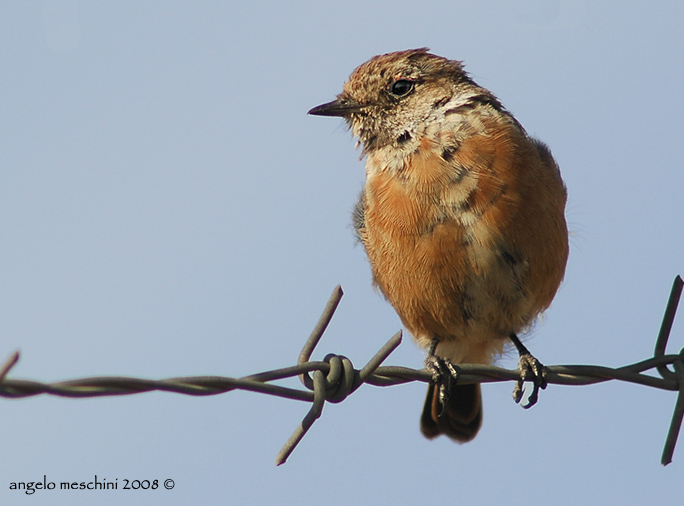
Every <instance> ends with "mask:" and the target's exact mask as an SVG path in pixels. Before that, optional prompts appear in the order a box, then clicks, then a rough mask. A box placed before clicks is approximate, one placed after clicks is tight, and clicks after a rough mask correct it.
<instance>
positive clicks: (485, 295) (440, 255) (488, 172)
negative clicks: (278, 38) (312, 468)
mask: <svg viewBox="0 0 684 506" xmlns="http://www.w3.org/2000/svg"><path fill="white" fill-rule="evenodd" d="M309 114H313V115H318V116H340V117H342V118H344V119H345V120H346V122H347V124H348V125H349V126H350V128H351V131H352V133H353V135H354V136H356V137H358V139H359V143H360V144H361V145H362V146H363V151H362V156H365V157H366V182H365V185H364V187H363V191H362V193H361V196H360V199H359V202H358V204H357V205H356V208H355V210H354V213H353V222H354V228H355V230H356V233H357V234H358V237H359V239H360V241H361V242H362V243H363V246H364V247H365V250H366V253H367V255H368V259H369V261H370V266H371V270H372V273H373V281H374V283H375V285H376V286H377V287H378V288H379V289H380V291H381V292H382V293H383V294H384V295H385V297H386V298H387V300H388V301H389V302H390V303H391V304H392V306H393V307H394V309H395V310H396V311H397V313H398V314H399V317H400V318H401V320H402V322H403V324H404V325H405V327H406V328H407V329H408V331H409V332H410V333H411V334H412V335H413V337H414V338H415V340H416V341H417V343H418V345H419V346H421V347H423V348H426V349H427V350H428V355H427V359H426V367H427V368H428V370H429V371H431V372H432V373H433V378H432V381H431V382H430V385H429V387H428V394H427V398H426V401H425V408H424V410H423V415H422V417H421V430H422V432H423V434H424V435H425V436H426V437H427V438H430V439H432V438H434V437H436V436H439V435H440V434H445V435H447V436H448V437H450V438H451V439H453V440H454V441H457V442H466V441H470V440H471V439H472V438H473V437H475V435H476V434H477V432H478V430H479V429H480V426H481V423H482V399H481V391H480V385H479V384H458V382H457V379H458V368H457V367H455V366H454V364H462V363H476V364H490V363H492V361H493V360H494V358H495V357H496V356H497V355H498V354H501V353H502V351H503V346H504V344H505V342H506V340H507V339H510V340H511V341H512V342H513V344H514V345H515V346H516V348H517V349H518V352H519V353H520V364H519V369H520V372H521V380H520V381H519V382H518V385H517V386H516V388H515V390H514V398H515V400H516V402H519V401H520V399H521V397H522V382H523V381H524V380H528V379H530V380H532V381H533V383H534V390H533V392H532V394H531V395H530V398H529V405H531V404H533V403H534V402H536V399H537V393H538V389H539V388H540V387H541V388H544V387H545V386H546V381H545V378H544V374H543V366H542V365H541V363H540V362H539V361H538V360H537V359H536V358H534V357H533V356H532V355H531V354H530V353H529V351H528V350H527V349H526V348H525V347H524V346H523V345H522V343H521V342H520V340H519V339H518V337H517V334H518V333H520V332H522V331H525V330H526V329H528V328H529V326H530V325H531V324H532V323H533V321H534V320H535V318H536V317H537V316H538V315H539V314H540V312H542V311H544V310H545V309H546V308H547V307H548V306H549V305H550V304H551V301H552V299H553V297H554V295H555V294H556V290H557V289H558V286H559V285H560V283H561V281H562V279H563V275H564V272H565V265H566V262H567V258H568V232H567V226H566V222H565V216H564V210H565V202H566V190H565V186H564V184H563V181H562V179H561V175H560V171H559V168H558V166H557V165H556V163H555V161H554V159H553V157H552V156H551V152H550V151H549V149H548V147H547V146H546V145H545V144H543V143H542V142H540V141H539V140H537V139H535V138H533V137H530V136H529V135H528V134H527V133H526V132H525V130H524V128H523V127H522V126H521V125H520V123H518V121H517V120H516V119H515V118H514V117H513V115H512V114H511V113H510V112H509V111H507V110H506V109H505V108H504V107H503V105H501V102H499V100H498V99H497V98H496V97H495V96H494V95H493V94H492V93H491V92H490V91H488V90H486V89H485V88H482V87H481V86H478V85H477V84H476V83H475V82H474V81H473V80H472V78H471V77H470V76H469V75H468V74H467V73H466V72H465V71H464V70H463V65H462V63H461V62H459V61H454V60H448V59H446V58H442V57H440V56H436V55H434V54H431V53H429V52H428V49H426V48H422V49H414V50H408V51H399V52H395V53H389V54H383V55H379V56H375V57H373V58H372V59H370V60H369V61H367V62H366V63H364V64H362V65H361V66H359V67H358V68H357V69H356V70H354V72H353V73H352V74H351V76H350V78H349V80H348V81H347V82H346V83H345V85H344V88H343V91H342V93H340V94H339V95H338V96H337V99H336V100H334V101H332V102H329V103H326V104H323V105H320V106H318V107H314V108H313V109H311V110H310V111H309Z"/></svg>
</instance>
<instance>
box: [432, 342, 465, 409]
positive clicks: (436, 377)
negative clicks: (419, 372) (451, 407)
mask: <svg viewBox="0 0 684 506" xmlns="http://www.w3.org/2000/svg"><path fill="white" fill-rule="evenodd" d="M425 368H426V369H427V370H428V371H429V372H430V373H432V381H433V383H435V384H436V385H439V404H440V406H441V408H442V409H441V411H440V413H439V416H442V414H443V413H444V410H445V408H446V404H447V401H448V400H449V396H450V395H451V387H452V386H453V385H455V384H456V382H457V381H458V377H459V376H460V373H459V372H458V369H456V367H455V366H454V364H453V363H452V362H451V360H449V359H448V358H442V357H438V356H437V355H435V354H434V350H433V349H431V352H429V353H428V356H427V357H426V358H425Z"/></svg>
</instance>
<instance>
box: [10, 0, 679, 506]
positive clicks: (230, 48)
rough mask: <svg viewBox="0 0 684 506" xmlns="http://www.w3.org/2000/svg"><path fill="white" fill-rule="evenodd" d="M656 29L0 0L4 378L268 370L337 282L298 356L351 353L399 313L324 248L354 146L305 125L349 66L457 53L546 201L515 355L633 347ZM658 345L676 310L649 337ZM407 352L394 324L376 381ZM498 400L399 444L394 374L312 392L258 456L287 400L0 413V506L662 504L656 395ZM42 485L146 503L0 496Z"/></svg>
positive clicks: (655, 88) (435, 13)
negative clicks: (460, 439) (312, 407)
mask: <svg viewBox="0 0 684 506" xmlns="http://www.w3.org/2000/svg"><path fill="white" fill-rule="evenodd" d="M682 26H684V3H682V2H680V1H674V0H673V1H669V2H666V1H654V2H643V1H641V2H636V1H624V2H619V3H618V2H606V1H593V0H592V1H589V0H559V1H553V0H525V1H522V0H518V1H484V2H465V1H458V0H449V1H442V2H432V1H429V0H425V1H422V2H415V1H412V2H408V1H404V0H392V1H379V2H370V1H368V0H366V1H347V2H319V1H311V2H301V1H293V2H287V3H286V2H261V1H254V0H253V1H250V2H151V1H148V2H140V1H116V2H77V1H56V0H54V1H47V2H2V3H1V4H0V62H1V63H0V67H1V68H2V77H1V78H0V335H1V336H2V338H1V339H0V342H1V343H2V348H3V349H2V350H0V355H2V356H4V355H8V354H9V353H11V352H12V351H13V350H15V349H20V350H21V353H22V357H21V361H20V363H19V364H18V365H17V366H16V367H15V369H14V370H13V371H12V372H11V377H13V378H24V379H34V380H40V381H56V380H63V379H71V378H80V377H88V376H96V375H126V376H134V377H144V378H153V379H160V378H167V377H176V376H194V375H222V376H231V377H239V376H243V375H247V374H251V373H256V372H260V371H265V370H269V369H274V368H280V367H285V366H289V365H292V364H294V363H295V361H296V359H297V356H298V354H299V351H300V349H301V346H302V345H303V343H304V341H305V340H306V338H307V336H308V335H309V332H310V331H311V329H312V327H313V325H314V324H315V322H316V321H317V319H318V317H319V315H320V312H321V310H322V309H323V307H324V305H325V303H326V301H327V299H328V297H329V295H330V293H331V291H332V289H333V288H334V287H335V285H337V284H341V285H342V286H343V288H344V290H345V296H344V298H343V300H342V302H341V304H340V307H339V310H338V312H337V313H336V315H335V317H334V319H333V321H332V323H331V325H330V327H329V330H328V332H327V333H326V335H325V336H324V338H323V340H322V341H321V343H320V345H319V347H318V348H317V350H316V352H315V354H314V358H316V359H322V357H323V356H325V355H326V354H327V353H333V352H334V353H339V354H344V355H346V356H348V357H350V358H351V359H352V361H353V362H354V363H355V365H356V366H357V367H361V366H363V365H364V364H365V363H366V362H367V360H368V359H369V358H370V357H371V356H372V355H373V354H374V353H375V352H376V351H377V350H378V349H379V348H380V347H381V345H382V344H384V343H385V342H386V341H387V340H388V339H389V338H390V337H391V336H392V335H393V334H394V333H395V332H397V330H399V329H401V322H400V321H399V318H398V317H397V316H396V314H395V313H394V311H393V310H392V308H391V307H390V306H389V305H388V304H387V303H386V302H385V301H384V300H383V299H382V298H381V297H380V296H379V295H378V294H377V293H376V292H375V291H374V290H373V289H372V287H371V283H370V270H369V266H368V263H367V261H366V259H365V254H364V252H363V249H362V247H360V246H358V245H356V246H355V244H354V239H353V237H352V233H351V226H350V221H351V218H350V213H351V209H352V207H353V204H354V203H355V201H356V198H357V194H358V192H359V190H360V188H361V185H362V183H363V179H364V170H363V163H362V162H360V161H359V159H358V158H359V151H356V150H355V149H354V140H353V139H352V138H351V135H350V134H349V133H348V131H347V130H346V129H345V128H344V126H343V125H342V121H341V120H339V119H331V118H319V117H310V116H307V115H306V111H308V110H309V109H310V108H311V107H313V106H315V105H318V104H320V103H322V102H327V101H329V100H331V99H333V98H334V96H335V95H336V94H337V93H339V91H340V90H341V87H342V84H343V83H344V81H345V80H346V79H347V77H348V76H349V74H350V73H351V72H352V70H353V69H354V68H355V67H356V66H357V65H359V64H361V63H363V62H364V61H366V60H367V59H368V58H370V57H371V56H373V55H376V54H379V53H384V52H390V51H395V50H400V49H407V48H415V47H422V46H428V47H430V48H431V49H432V51H433V52H434V53H436V54H439V55H442V56H446V57H449V58H452V59H458V60H463V61H465V64H466V68H467V70H468V71H469V72H470V73H471V74H472V76H473V77H474V79H475V80H476V81H477V82H478V83H479V84H480V85H482V86H485V87H487V88H489V89H490V90H492V91H493V92H494V93H495V94H496V95H497V96H498V97H499V98H500V99H501V101H502V102H503V103H504V104H505V105H506V107H507V108H509V109H510V110H511V111H512V112H513V113H514V114H515V115H516V117H517V118H518V120H519V121H520V122H521V123H522V124H523V125H524V126H525V127H526V129H527V130H528V131H529V132H530V133H531V134H533V135H536V136H538V137H539V138H541V139H542V140H544V141H545V142H546V143H547V144H548V145H549V146H550V147H551V149H552V151H553V153H554V155H555V157H556V159H557V161H558V163H559V165H560V167H561V170H562V174H563V177H564V179H565V182H566V184H567V186H568V193H569V199H568V207H567V219H568V223H569V227H570V229H571V234H572V236H571V239H570V242H571V251H570V261H569V263H568V268H567V273H566V278H565V282H564V283H563V285H562V287H561V289H560V291H559V292H558V295H557V296H556V299H555V301H554V303H553V306H552V308H551V309H550V310H549V311H548V312H547V313H546V316H545V318H544V321H543V322H540V323H539V324H538V325H537V326H536V328H535V330H534V332H533V334H532V336H530V337H529V339H528V341H527V343H528V347H530V348H531V350H532V351H533V353H534V354H535V355H536V356H537V357H539V359H540V360H541V361H542V362H543V363H545V364H547V365H557V364H597V365H605V366H612V367H618V366H622V365H626V364H629V363H633V362H637V361H640V360H643V359H646V358H648V357H649V356H651V354H652V353H653V347H654V343H655V338H656V335H657V332H658V329H659V325H660V322H661V319H662V315H663V311H664V308H665V303H666V300H667V297H668V294H669V290H670V287H671V283H672V280H673V278H674V276H675V275H676V274H678V273H679V274H681V273H684V257H683V255H682V251H684V235H683V234H682V230H684V208H683V206H682V188H683V187H684V164H683V163H682V158H683V155H684V142H682V141H683V134H684V130H683V127H682V119H681V118H682V116H683V115H684V94H683V93H682V90H684V65H683V61H684V60H683V55H684V31H682ZM683 345H684V324H683V323H682V321H681V316H680V320H679V321H675V326H674V331H673V335H672V338H671V344H670V346H669V351H670V352H672V353H675V352H677V351H678V350H679V349H680V348H681V347H682V346H683ZM3 350H4V351H3ZM423 356H424V355H423V353H422V352H421V351H420V350H419V349H417V348H416V347H415V346H414V345H413V344H412V342H411V340H410V338H409V337H408V336H406V338H405V339H404V342H403V344H402V345H401V346H400V347H399V349H398V350H397V351H396V352H395V353H394V354H393V355H392V356H390V358H389V359H388V360H387V362H386V365H404V366H408V367H414V368H420V367H421V366H422V361H423ZM0 360H1V359H0ZM515 364H516V360H515V358H514V357H513V356H511V357H508V358H505V359H503V360H502V361H501V365H502V366H505V367H509V368H513V367H515ZM287 384H289V385H292V386H297V385H299V383H298V382H296V381H293V382H290V383H287ZM512 387H513V384H512V383H499V384H492V385H485V386H484V388H483V391H484V402H485V405H484V416H485V418H484V426H483V428H482V431H481V432H480V434H479V435H478V437H477V438H476V439H475V440H474V441H473V442H471V443H469V444H466V445H463V446H458V445H455V444H453V443H451V442H450V441H448V440H446V439H445V438H440V439H438V440H435V441H432V442H429V441H427V440H425V439H423V437H422V436H421V435H420V433H419V430H418V418H419V414H420V410H421V408H422V403H423V399H424V395H425V385H424V384H420V383H414V384H409V385H404V386H398V387H392V388H376V387H371V386H367V387H364V388H361V389H360V390H359V391H357V392H356V393H355V394H354V395H352V396H351V397H350V398H348V399H347V400H346V401H345V402H343V403H341V404H336V405H326V407H325V409H324V411H323V417H322V418H321V419H320V420H318V421H317V422H316V424H315V425H314V427H313V428H312V430H311V431H310V432H309V434H308V435H307V436H306V437H305V439H304V440H303V442H302V443H301V444H300V446H299V447H298V448H297V449H296V451H295V452H294V454H293V455H292V456H291V457H290V460H289V461H288V462H287V464H285V465H284V466H281V467H275V466H274V458H275V456H276V454H277V452H278V451H279V449H280V447H281V446H282V444H283V443H284V442H285V441H286V440H287V438H288V437H289V436H290V434H291V433H292V431H293V429H294V428H295V427H296V426H297V424H298V423H299V422H300V420H301V418H302V417H303V416H304V415H305V413H306V412H307V410H308V405H307V404H305V403H301V402H297V401H291V400H284V399H280V398H275V397H270V396H264V395H259V394H254V393H248V392H232V393H229V394H224V395H219V396H214V397H187V396H182V395H178V394H171V393H148V394H141V395H136V396H126V397H118V398H112V397H110V398H98V399H81V400H74V399H64V398H56V397H49V396H40V397H34V398H30V399H21V400H7V399H0V404H1V405H2V417H0V431H1V433H2V436H1V437H0V440H1V441H2V443H1V445H2V463H0V503H2V504H12V505H14V504H18V505H21V504H32V505H43V504H50V505H62V504H69V505H81V504H100V505H109V504H123V503H124V502H125V503H126V504H131V505H138V504H145V505H157V504H159V505H161V504H163V505H169V504H191V503H194V502H196V501H200V502H199V503H201V504H304V503H305V502H307V503H308V502H313V501H321V502H324V503H325V504H333V505H335V504H348V502H349V501H350V500H351V501H353V502H355V503H360V504H423V503H425V502H426V501H430V502H434V503H454V504H456V503H460V504H469V505H480V504H483V505H484V504H519V503H522V502H523V501H528V500H530V497H531V498H532V499H531V500H532V501H534V502H536V501H539V500H542V501H543V502H545V503H551V504H556V505H566V504H567V505H570V504H572V505H576V504H607V503H609V504H638V503H641V504H644V503H650V504H656V503H658V502H670V501H671V500H672V498H673V497H675V496H676V495H677V494H679V495H681V492H682V483H683V481H682V480H683V476H684V436H682V439H683V440H681V441H680V444H679V448H678V450H677V451H676V452H675V455H674V462H673V463H672V464H671V465H670V466H669V467H667V468H663V467H661V465H660V454H661V451H662V446H663V443H664V440H665V435H666V433H667V429H668V427H669V423H670V419H671V416H672V409H673V407H674V403H675V399H676V395H675V394H674V393H673V392H667V391H660V390H656V389H652V388H646V387H642V386H637V385H631V384H625V383H618V382H609V383H605V384H602V385H597V386H588V387H564V386H556V385H551V386H550V387H549V388H548V389H547V390H546V391H544V392H542V395H541V399H540V402H539V404H538V405H537V406H535V407H534V408H533V409H531V410H529V411H526V410H523V409H521V408H520V407H519V406H517V405H515V404H514V403H513V401H512V400H511V397H510V393H511V389H512ZM43 475H46V476H47V479H48V481H55V482H57V483H59V482H60V481H77V482H81V481H85V482H87V481H92V479H93V477H94V476H95V475H97V476H98V479H105V478H106V479H107V480H109V481H113V480H114V479H118V482H119V484H120V487H121V486H122V483H123V480H124V479H129V480H133V479H139V480H143V479H149V480H152V479H158V480H160V483H161V482H163V480H165V479H168V478H171V479H173V480H174V481H175V488H174V489H173V490H171V491H167V490H164V489H163V488H162V487H160V488H159V489H157V490H154V491H152V490H148V491H143V490H137V491H123V490H117V491H72V492H65V491H59V490H55V491H38V492H36V493H35V494H34V495H33V496H26V495H25V494H24V493H23V492H15V491H10V490H9V484H10V482H18V481H25V482H26V481H36V480H42V477H43Z"/></svg>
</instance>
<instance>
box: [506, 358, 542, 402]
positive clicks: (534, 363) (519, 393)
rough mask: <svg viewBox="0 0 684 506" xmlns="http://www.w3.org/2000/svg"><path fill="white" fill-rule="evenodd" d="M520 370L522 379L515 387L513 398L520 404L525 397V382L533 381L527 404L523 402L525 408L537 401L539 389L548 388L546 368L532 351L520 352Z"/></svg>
mask: <svg viewBox="0 0 684 506" xmlns="http://www.w3.org/2000/svg"><path fill="white" fill-rule="evenodd" d="M518 371H519V372H520V379H519V380H518V382H517V383H516V385H515V388H514V389H513V400H514V401H515V402H516V403H518V404H520V401H521V400H522V397H523V383H525V381H531V382H532V384H533V387H532V393H531V394H530V396H529V397H528V398H527V404H522V407H523V408H525V409H528V408H531V407H532V406H534V405H535V404H536V403H537V400H538V399H539V389H540V388H541V389H542V390H544V389H545V388H546V385H547V382H546V371H545V370H544V365H543V364H542V363H541V362H540V361H539V360H537V359H536V358H535V357H534V356H533V355H532V354H531V353H530V352H527V353H521V354H520V361H519V362H518Z"/></svg>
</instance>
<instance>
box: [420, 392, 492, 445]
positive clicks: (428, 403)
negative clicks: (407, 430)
mask: <svg viewBox="0 0 684 506" xmlns="http://www.w3.org/2000/svg"><path fill="white" fill-rule="evenodd" d="M481 425H482V392H481V390H480V384H479V383H473V384H472V385H454V386H452V387H451V388H450V393H449V398H448V399H447V402H446V406H444V407H443V408H442V405H441V404H440V402H439V384H437V383H434V382H432V381H431V382H430V384H429V386H428V391H427V397H426V398H425V407H424V408H423V415H422V416H421V418H420V431H421V432H422V433H423V435H424V436H425V437H426V438H428V439H434V438H436V437H437V436H439V435H442V434H444V435H446V436H448V437H449V438H451V439H452V440H454V441H456V442H457V443H467V442H468V441H470V440H471V439H473V438H474V437H475V435H476V434H477V432H478V431H479V430H480V426H481Z"/></svg>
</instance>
